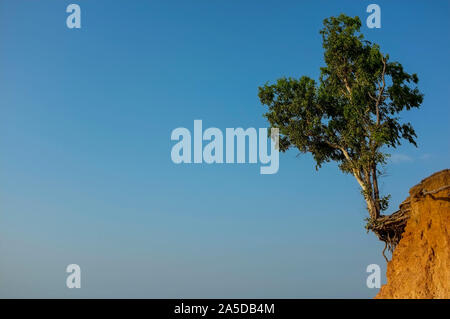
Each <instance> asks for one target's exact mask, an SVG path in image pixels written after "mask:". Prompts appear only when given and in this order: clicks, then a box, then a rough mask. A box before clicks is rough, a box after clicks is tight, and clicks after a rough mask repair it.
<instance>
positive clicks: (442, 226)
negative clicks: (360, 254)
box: [376, 169, 450, 299]
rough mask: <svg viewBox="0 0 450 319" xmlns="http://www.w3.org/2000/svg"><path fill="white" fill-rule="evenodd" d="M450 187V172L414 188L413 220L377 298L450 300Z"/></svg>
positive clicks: (409, 201) (408, 201) (409, 202)
mask: <svg viewBox="0 0 450 319" xmlns="http://www.w3.org/2000/svg"><path fill="white" fill-rule="evenodd" d="M449 185H450V170H449V169H446V170H443V171H440V172H437V173H435V174H433V175H431V176H429V177H428V178H426V179H424V180H423V181H422V182H420V183H419V184H418V185H416V186H414V187H413V188H411V189H410V191H409V194H410V195H409V197H408V198H407V199H406V200H405V201H404V202H403V203H402V205H403V206H404V205H408V206H409V207H408V208H410V217H409V219H408V222H407V224H406V227H405V231H404V232H403V234H402V238H401V240H400V242H399V244H398V245H397V247H396V248H395V250H394V253H393V256H392V260H391V261H390V262H389V263H388V266H387V284H386V285H384V286H383V287H381V289H380V291H379V293H378V295H377V296H376V298H379V299H387V298H396V299H397V298H446V299H448V298H450V231H449V225H450V187H449ZM402 205H400V206H402Z"/></svg>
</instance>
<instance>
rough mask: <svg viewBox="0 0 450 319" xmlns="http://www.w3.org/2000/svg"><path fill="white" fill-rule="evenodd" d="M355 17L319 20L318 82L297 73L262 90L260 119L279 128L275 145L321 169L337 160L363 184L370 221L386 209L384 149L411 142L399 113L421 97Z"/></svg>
mask: <svg viewBox="0 0 450 319" xmlns="http://www.w3.org/2000/svg"><path fill="white" fill-rule="evenodd" d="M360 28H361V21H360V19H359V18H358V17H354V18H352V17H348V16H346V15H340V16H339V17H331V18H329V19H325V20H324V28H323V29H322V30H321V31H320V34H321V35H322V40H323V48H324V60H325V64H326V65H325V66H324V67H322V68H321V69H320V70H321V75H320V79H319V82H318V83H317V82H316V81H314V80H313V79H311V78H309V77H307V76H302V77H301V78H300V79H293V78H281V79H279V80H277V81H276V83H275V84H271V85H270V84H266V85H264V86H263V87H260V88H259V94H258V95H259V98H260V101H261V103H262V104H263V105H265V106H267V107H268V112H267V113H266V114H265V117H266V118H267V119H268V121H269V123H270V125H271V127H274V128H278V129H279V130H280V150H281V151H286V150H288V149H289V148H291V147H295V148H297V149H298V150H299V151H300V152H301V153H311V154H312V156H313V157H314V159H315V161H316V163H317V165H316V168H319V167H320V166H321V165H322V164H323V163H325V162H329V161H336V162H338V163H339V168H340V169H341V170H342V171H343V172H345V173H351V174H352V175H354V176H355V178H356V179H357V181H358V183H359V184H360V186H361V188H362V192H363V196H364V198H365V199H366V202H367V204H368V210H369V213H370V216H371V217H372V218H377V217H378V216H379V214H380V211H382V210H385V209H386V208H387V206H388V200H389V197H381V198H380V196H379V191H378V182H377V176H378V174H380V171H379V167H380V166H383V165H384V164H385V163H386V157H387V156H388V154H386V153H385V152H383V151H382V150H386V149H387V148H389V147H393V148H395V147H397V146H399V145H400V143H401V140H406V141H408V142H410V143H412V144H414V145H416V141H415V138H416V133H415V131H414V129H413V127H412V126H411V124H410V123H402V122H401V121H400V118H399V117H398V113H399V112H401V111H403V110H410V109H411V108H418V107H419V106H420V104H421V103H422V99H423V95H422V94H421V93H420V92H419V90H418V89H417V87H416V84H417V83H418V77H417V75H416V74H408V73H406V72H405V71H404V69H403V67H402V65H401V64H400V63H398V62H391V61H389V56H388V55H387V54H386V55H385V54H383V53H382V52H381V51H380V47H379V46H378V45H377V44H374V43H371V42H369V41H366V40H364V36H363V35H362V34H361V33H360Z"/></svg>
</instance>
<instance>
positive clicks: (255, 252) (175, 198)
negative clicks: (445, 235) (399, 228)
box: [0, 0, 450, 298]
mask: <svg viewBox="0 0 450 319" xmlns="http://www.w3.org/2000/svg"><path fill="white" fill-rule="evenodd" d="M373 2H374V1H349V0H347V1H317V0H316V1H256V0H255V1H206V0H204V1H199V0H195V1H149V0H130V1H125V0H122V1H112V0H109V1H103V0H95V1H94V0H72V1H65V0H64V1H63V0H39V1H32V0H27V1H25V0H22V1H17V0H1V1H0V112H1V116H0V150H1V156H0V181H1V182H0V297H44V298H45V297H138V298H140V297H146V298H147V297H149V298H152V297H161V298H164V297H166V298H176V297H185V298H187V297H191V298H195V297H201V298H207V297H235V298H241V297H273V298H283V297H284V298H301V297H321V298H328V297H331V298H334V297H343V298H346V297H355V298H366V297H373V296H374V295H375V294H376V291H375V290H371V289H368V288H367V287H366V284H365V281H366V276H367V274H366V272H365V271H366V266H367V265H368V264H372V263H378V264H380V265H382V268H383V272H384V270H385V266H384V264H385V263H384V259H383V258H382V256H381V250H382V248H383V244H382V243H380V242H378V241H377V240H376V238H375V236H374V235H373V234H366V232H365V230H364V228H363V225H364V218H365V217H366V215H367V213H366V211H365V208H364V202H363V200H362V197H361V195H360V193H359V189H358V185H357V183H356V181H354V179H353V178H352V177H351V176H346V175H343V174H342V173H340V171H338V169H337V167H336V166H335V165H334V164H328V165H325V166H324V167H323V168H322V169H321V170H319V171H317V172H316V171H315V170H314V163H313V160H312V158H311V157H310V156H308V155H306V156H299V157H297V152H296V151H290V152H288V153H285V154H281V155H280V156H281V157H280V170H279V172H278V174H276V175H260V174H259V165H250V164H245V165H212V166H207V165H206V164H205V165H178V166H177V165H175V164H173V163H172V161H171V159H170V150H171V147H172V145H173V144H174V143H173V142H171V141H170V133H171V131H172V130H173V129H174V128H176V127H180V126H184V127H188V128H190V129H192V126H193V121H194V119H202V120H203V125H204V127H210V126H215V127H219V128H221V129H225V128H226V127H244V128H247V127H256V128H258V127H265V126H267V124H266V122H265V119H264V118H263V117H262V113H263V112H264V108H263V107H261V106H260V104H259V100H258V97H257V88H258V86H260V85H262V84H264V83H265V82H266V81H274V80H276V79H277V78H279V77H282V76H292V77H300V76H301V75H308V76H311V77H313V78H317V77H318V74H319V67H320V66H322V65H323V56H322V47H321V38H320V35H319V33H318V32H319V29H320V28H321V24H322V20H323V19H324V18H326V17H329V16H332V15H338V14H340V13H346V14H348V15H352V16H354V15H358V16H360V17H361V18H362V20H363V21H365V19H366V17H367V15H368V14H367V13H366V12H365V9H366V7H367V5H368V4H370V3H373ZM70 3H77V4H79V5H80V6H81V9H82V29H81V30H69V29H68V28H67V27H66V25H65V20H66V17H67V14H66V13H65V9H66V6H67V5H68V4H70ZM375 3H378V4H379V5H380V6H381V10H382V17H381V18H382V28H381V29H368V28H367V27H366V26H364V27H363V28H362V31H363V33H364V34H365V35H366V38H367V39H369V40H371V41H374V42H377V43H379V44H380V45H381V48H382V50H383V52H386V53H389V54H390V56H391V59H392V60H398V61H400V62H401V63H402V64H403V65H404V67H405V69H406V70H407V71H408V72H415V73H417V74H418V75H419V79H420V82H419V87H420V89H421V91H422V92H423V93H424V94H425V100H424V103H423V106H422V108H421V109H420V110H414V111H411V112H408V113H404V114H402V118H404V119H405V120H408V121H411V122H412V123H413V125H414V127H415V128H416V131H417V133H418V135H419V139H418V144H419V147H418V148H417V149H416V148H414V147H411V146H407V145H405V146H402V147H401V148H399V149H397V150H395V152H394V155H393V160H392V161H391V163H390V164H389V165H388V167H387V176H386V177H385V178H384V179H382V182H381V185H382V190H383V192H385V193H391V194H392V204H391V209H390V211H391V212H392V211H394V210H395V209H396V208H397V206H398V204H399V203H400V202H401V201H402V200H404V199H405V198H406V196H407V194H408V190H409V188H410V187H411V186H413V185H414V184H416V183H418V182H419V181H420V180H421V179H422V178H424V177H426V176H428V175H430V174H431V173H433V172H435V171H437V170H440V169H444V168H448V164H449V163H450V153H449V133H450V132H449V119H450V111H449V101H448V97H449V93H448V92H449V89H450V87H449V80H448V74H449V71H450V70H449V59H448V57H449V53H450V52H449V48H450V46H449V29H450V28H449V27H450V26H449V24H450V23H449V19H448V15H449V13H450V12H449V2H448V1H376V2H375ZM71 263H76V264H79V265H80V266H81V269H82V288H81V289H78V290H76V289H72V290H69V289H67V288H66V287H65V279H66V273H65V267H66V266H67V265H68V264H71ZM383 278H384V276H383Z"/></svg>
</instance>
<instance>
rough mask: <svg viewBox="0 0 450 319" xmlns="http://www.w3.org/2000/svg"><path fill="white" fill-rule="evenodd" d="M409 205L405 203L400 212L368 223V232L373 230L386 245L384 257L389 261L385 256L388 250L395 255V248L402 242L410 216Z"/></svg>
mask: <svg viewBox="0 0 450 319" xmlns="http://www.w3.org/2000/svg"><path fill="white" fill-rule="evenodd" d="M408 204H409V203H403V204H402V207H401V209H400V210H398V211H396V212H395V213H393V214H392V215H387V216H380V217H379V218H377V219H370V220H369V221H368V223H367V226H366V228H367V230H371V231H373V232H374V233H375V235H377V237H378V238H379V239H380V240H381V241H382V242H384V243H385V247H384V249H383V257H384V258H385V259H386V261H388V258H387V257H386V255H385V251H386V249H388V251H389V252H391V253H393V252H394V249H395V247H396V246H397V245H398V243H399V242H400V239H401V238H402V234H403V232H404V230H405V227H406V222H407V221H408V219H409V216H410V214H409V213H410V208H409V205H408Z"/></svg>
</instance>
